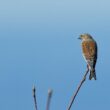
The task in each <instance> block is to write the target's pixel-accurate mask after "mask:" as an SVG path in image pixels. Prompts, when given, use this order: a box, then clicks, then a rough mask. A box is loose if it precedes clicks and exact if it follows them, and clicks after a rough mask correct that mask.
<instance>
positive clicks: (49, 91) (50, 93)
mask: <svg viewBox="0 0 110 110" xmlns="http://www.w3.org/2000/svg"><path fill="white" fill-rule="evenodd" d="M52 93H53V91H52V89H49V90H48V97H47V105H46V110H49V108H50V102H51V97H52Z"/></svg>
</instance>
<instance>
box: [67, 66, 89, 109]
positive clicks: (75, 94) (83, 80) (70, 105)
mask: <svg viewBox="0 0 110 110" xmlns="http://www.w3.org/2000/svg"><path fill="white" fill-rule="evenodd" d="M88 72H89V67H88V66H87V70H86V73H85V74H84V77H83V79H82V80H81V82H80V84H79V85H78V87H77V89H76V92H75V93H74V95H73V96H72V99H71V100H70V103H69V106H68V108H67V110H70V109H71V107H72V104H73V102H74V100H75V98H76V96H77V94H78V92H79V90H80V88H81V86H82V84H83V83H84V82H85V80H86V76H87V74H88Z"/></svg>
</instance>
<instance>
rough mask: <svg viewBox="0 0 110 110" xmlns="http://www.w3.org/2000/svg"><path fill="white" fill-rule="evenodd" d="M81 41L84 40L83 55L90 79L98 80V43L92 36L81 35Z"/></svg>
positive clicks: (82, 44)
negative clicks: (96, 69)
mask: <svg viewBox="0 0 110 110" xmlns="http://www.w3.org/2000/svg"><path fill="white" fill-rule="evenodd" d="M79 39H81V40H82V43H81V46H82V53H83V56H84V59H85V60H86V62H87V66H88V67H89V71H90V75H89V79H90V80H91V79H92V78H94V79H95V80H96V72H95V66H96V62H97V43H96V41H95V40H94V39H93V37H92V36H91V35H90V34H81V35H80V37H79Z"/></svg>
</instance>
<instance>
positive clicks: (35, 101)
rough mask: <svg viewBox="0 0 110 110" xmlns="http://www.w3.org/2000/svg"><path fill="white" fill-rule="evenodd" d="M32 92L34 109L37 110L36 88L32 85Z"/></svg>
mask: <svg viewBox="0 0 110 110" xmlns="http://www.w3.org/2000/svg"><path fill="white" fill-rule="evenodd" d="M32 93H33V98H34V105H35V110H38V109H37V100H36V88H35V86H34V87H33V89H32Z"/></svg>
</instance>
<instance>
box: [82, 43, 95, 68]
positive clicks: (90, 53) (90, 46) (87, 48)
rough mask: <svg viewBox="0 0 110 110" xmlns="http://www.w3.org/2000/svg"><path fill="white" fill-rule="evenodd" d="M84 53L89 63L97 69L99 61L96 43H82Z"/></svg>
mask: <svg viewBox="0 0 110 110" xmlns="http://www.w3.org/2000/svg"><path fill="white" fill-rule="evenodd" d="M82 51H83V56H84V58H85V59H86V61H87V63H88V64H89V65H90V66H91V67H92V68H95V64H96V60H97V44H96V42H95V41H83V42H82Z"/></svg>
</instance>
